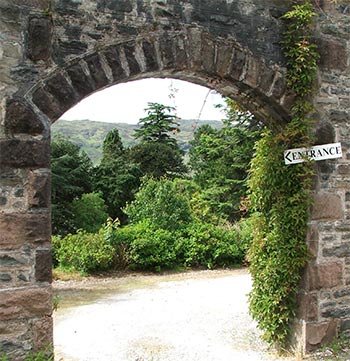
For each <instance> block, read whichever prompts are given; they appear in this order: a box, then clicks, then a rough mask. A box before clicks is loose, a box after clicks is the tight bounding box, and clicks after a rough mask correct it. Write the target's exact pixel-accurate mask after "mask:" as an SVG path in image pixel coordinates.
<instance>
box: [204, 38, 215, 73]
mask: <svg viewBox="0 0 350 361" xmlns="http://www.w3.org/2000/svg"><path fill="white" fill-rule="evenodd" d="M201 44H202V49H201V59H202V67H203V69H204V71H205V72H206V73H207V74H215V46H214V41H213V40H212V39H211V37H210V36H209V35H208V34H207V33H202V39H201Z"/></svg>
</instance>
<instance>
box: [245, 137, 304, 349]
mask: <svg viewBox="0 0 350 361" xmlns="http://www.w3.org/2000/svg"><path fill="white" fill-rule="evenodd" d="M284 149H285V146H284V144H283V143H282V142H280V141H279V140H278V137H277V140H276V136H275V135H274V134H272V132H266V133H265V134H264V136H263V138H262V139H261V140H260V141H259V142H258V145H257V151H256V155H255V157H254V159H253V161H252V165H251V169H252V175H251V178H250V180H249V188H250V194H249V200H250V202H251V203H250V207H251V211H252V212H255V214H254V218H253V219H252V222H253V227H254V231H255V232H254V238H253V242H252V245H251V248H250V250H249V252H248V260H249V262H250V272H251V274H252V278H253V289H252V291H251V293H250V296H249V298H250V312H251V314H252V316H253V317H254V319H256V320H257V321H258V323H259V327H260V328H261V329H263V330H264V331H265V335H264V338H265V339H266V340H267V341H268V342H276V343H277V344H280V345H281V344H282V345H283V343H284V342H285V341H286V338H287V336H288V332H289V326H290V322H291V321H292V320H293V318H294V316H295V310H296V306H297V304H296V294H297V290H298V283H299V280H300V276H301V269H302V268H303V266H304V265H305V262H306V260H307V255H308V253H307V247H306V244H305V235H306V230H307V221H308V210H309V205H310V195H309V188H310V170H309V166H308V165H305V164H298V165H295V166H293V167H287V166H285V165H284V164H283V159H281V154H283V150H284ZM272 150H273V151H272ZM272 175H273V176H272Z"/></svg>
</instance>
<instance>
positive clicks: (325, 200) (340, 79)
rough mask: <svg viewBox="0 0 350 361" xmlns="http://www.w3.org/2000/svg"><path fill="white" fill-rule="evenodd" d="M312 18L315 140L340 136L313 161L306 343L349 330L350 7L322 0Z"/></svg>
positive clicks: (305, 296)
mask: <svg viewBox="0 0 350 361" xmlns="http://www.w3.org/2000/svg"><path fill="white" fill-rule="evenodd" d="M319 12H320V15H319V19H318V22H317V44H318V46H319V52H320V54H321V58H320V62H319V77H318V92H317V94H316V97H315V99H314V103H315V107H316V110H317V113H318V118H319V123H318V124H317V125H316V129H315V133H316V138H317V140H318V143H320V144H325V143H332V142H334V141H336V142H341V144H342V150H343V158H342V159H340V160H328V161H321V162H317V164H316V167H317V175H318V177H317V182H316V185H315V197H314V200H315V203H314V206H313V209H312V210H311V222H310V228H309V235H308V244H309V248H310V251H311V253H312V260H311V261H310V263H309V265H308V267H307V269H306V272H305V275H304V280H303V284H302V289H303V290H302V292H301V294H300V303H301V308H300V317H301V319H302V322H301V324H299V326H300V328H299V331H300V333H301V334H302V343H304V344H305V347H306V349H314V348H315V347H318V346H320V344H322V343H324V342H329V341H330V340H331V339H332V338H333V337H334V335H336V334H337V333H339V332H341V333H344V334H345V335H346V336H348V337H349V336H350V273H349V271H350V267H349V264H350V208H349V207H350V193H349V190H350V167H349V159H350V142H349V139H350V108H349V106H350V78H349V74H350V57H349V54H350V46H349V45H350V31H349V25H350V16H349V15H350V8H349V6H348V4H344V2H339V3H338V5H334V4H331V3H330V2H324V4H323V6H322V7H321V9H319Z"/></svg>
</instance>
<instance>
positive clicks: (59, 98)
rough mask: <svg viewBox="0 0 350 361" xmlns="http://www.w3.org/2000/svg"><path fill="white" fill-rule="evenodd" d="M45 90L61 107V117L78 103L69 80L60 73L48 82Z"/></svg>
mask: <svg viewBox="0 0 350 361" xmlns="http://www.w3.org/2000/svg"><path fill="white" fill-rule="evenodd" d="M45 90H46V91H48V92H49V93H50V94H51V95H52V96H53V97H54V99H55V100H56V102H57V104H58V105H59V111H60V115H61V114H63V113H64V112H65V111H67V110H68V109H70V108H71V107H72V106H73V105H75V104H76V103H77V102H78V100H79V99H78V98H77V96H76V94H75V92H74V89H73V88H72V86H71V84H69V82H68V81H67V79H66V78H65V77H64V76H63V75H62V74H60V73H58V74H56V75H54V76H52V77H51V78H50V79H48V80H47V81H46V85H45Z"/></svg>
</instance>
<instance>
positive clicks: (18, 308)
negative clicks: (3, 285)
mask: <svg viewBox="0 0 350 361" xmlns="http://www.w3.org/2000/svg"><path fill="white" fill-rule="evenodd" d="M51 297H52V290H51V287H45V288H39V287H36V288H24V289H12V290H3V291H0V322H1V321H7V320H19V319H24V318H29V319H30V318H42V317H44V316H50V315H51V313H52V301H51Z"/></svg>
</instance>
